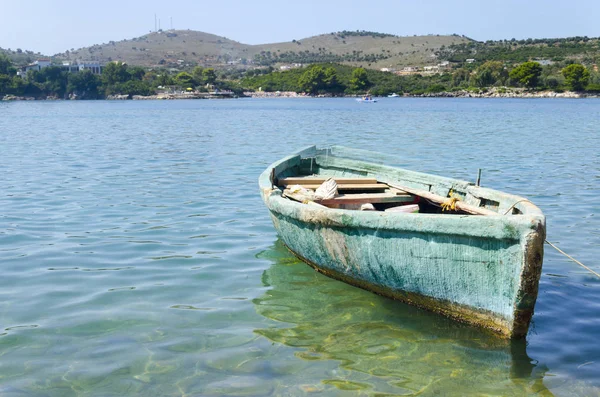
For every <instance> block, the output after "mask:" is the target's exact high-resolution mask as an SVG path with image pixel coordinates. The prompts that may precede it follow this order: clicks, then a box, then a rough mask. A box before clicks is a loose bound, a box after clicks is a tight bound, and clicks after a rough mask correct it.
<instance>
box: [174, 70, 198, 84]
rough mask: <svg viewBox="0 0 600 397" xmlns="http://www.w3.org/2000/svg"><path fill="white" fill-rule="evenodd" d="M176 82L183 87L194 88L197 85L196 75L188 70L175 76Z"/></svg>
mask: <svg viewBox="0 0 600 397" xmlns="http://www.w3.org/2000/svg"><path fill="white" fill-rule="evenodd" d="M175 83H176V84H177V85H180V86H181V87H183V88H192V87H194V85H195V81H194V77H192V75H191V74H189V73H187V72H181V73H178V74H177V76H175Z"/></svg>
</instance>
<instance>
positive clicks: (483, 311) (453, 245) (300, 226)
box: [259, 146, 546, 338]
mask: <svg viewBox="0 0 600 397" xmlns="http://www.w3.org/2000/svg"><path fill="white" fill-rule="evenodd" d="M371 156H372V154H370V153H369V152H365V151H357V150H352V149H347V148H343V147H338V146H334V147H330V148H317V147H315V146H311V147H309V148H306V149H304V150H302V151H300V152H297V153H295V154H293V155H290V156H287V157H284V158H283V159H281V160H279V161H277V162H275V163H273V164H272V165H270V166H269V167H268V168H267V169H266V170H265V171H264V172H263V173H262V175H261V176H260V178H259V186H260V191H261V195H262V198H263V200H264V202H265V204H266V206H267V208H268V209H269V211H270V214H271V218H272V220H273V224H274V226H275V229H276V230H277V232H278V234H279V236H280V237H281V239H282V240H283V242H284V243H285V245H286V246H287V247H288V248H289V249H290V250H291V251H292V252H293V253H294V254H296V255H297V256H298V257H299V258H300V259H302V260H304V261H305V262H306V263H308V264H309V265H310V266H312V267H314V268H315V269H317V270H318V271H320V272H322V273H323V274H325V275H327V276H330V277H333V278H337V279H340V280H342V281H345V282H347V283H349V284H352V285H355V286H358V287H361V288H364V289H366V290H369V291H373V292H375V293H378V294H381V295H384V296H387V297H390V298H394V299H398V300H401V301H403V302H406V303H409V304H412V305H415V306H419V307H422V308H424V309H428V310H431V311H433V312H437V313H440V314H443V315H445V316H448V317H451V318H454V319H456V320H458V321H461V322H466V323H469V324H473V325H476V326H479V327H483V328H487V329H490V330H493V331H495V332H497V333H498V334H500V335H501V336H503V337H506V338H518V337H524V336H525V335H526V334H527V330H528V328H529V323H530V321H531V317H532V315H533V309H534V305H535V301H536V298H537V293H538V283H539V279H540V275H541V271H542V260H543V255H544V250H543V244H544V238H545V234H546V218H545V217H544V214H543V213H542V211H540V209H539V208H538V207H536V206H535V205H534V204H532V203H531V202H530V201H528V200H526V199H524V198H522V197H518V196H514V195H512V194H508V193H503V192H500V191H496V190H492V189H488V188H483V187H480V186H476V185H475V184H474V183H470V182H465V181H460V180H456V179H450V178H444V177H441V176H436V175H429V174H424V173H420V172H414V171H409V170H406V169H400V168H396V167H391V166H385V165H381V164H379V162H380V161H379V159H381V157H379V158H377V157H375V158H376V159H377V160H376V162H370V161H368V159H369V158H371ZM330 178H333V179H334V180H335V181H336V182H337V191H338V192H339V194H337V195H336V194H335V191H332V190H331V189H319V191H320V192H322V191H325V190H328V191H329V192H330V193H331V192H333V193H334V194H333V195H332V194H329V195H325V196H323V197H322V196H320V195H317V194H316V192H315V193H311V190H314V189H317V188H318V187H321V188H323V187H324V186H325V187H329V186H331V185H332V182H333V181H331V180H330ZM324 182H325V183H324ZM321 184H323V185H321ZM333 186H335V184H333ZM367 208H368V209H369V210H366V211H365V210H364V209H367ZM359 209H360V210H359Z"/></svg>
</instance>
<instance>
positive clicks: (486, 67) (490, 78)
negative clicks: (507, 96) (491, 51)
mask: <svg viewBox="0 0 600 397" xmlns="http://www.w3.org/2000/svg"><path fill="white" fill-rule="evenodd" d="M473 79H474V83H475V85H476V86H478V87H489V86H491V85H495V84H497V85H504V84H505V83H506V80H507V79H508V72H507V71H506V69H505V68H504V64H503V63H502V62H500V61H487V62H485V63H484V64H483V65H481V66H479V67H478V68H477V70H476V71H475V76H474V78H473Z"/></svg>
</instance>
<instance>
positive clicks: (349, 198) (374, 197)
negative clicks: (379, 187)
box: [314, 193, 417, 206]
mask: <svg viewBox="0 0 600 397" xmlns="http://www.w3.org/2000/svg"><path fill="white" fill-rule="evenodd" d="M416 200H417V198H416V197H414V196H412V195H410V194H395V193H358V194H340V195H339V196H336V197H334V198H331V199H324V200H314V201H315V203H318V204H321V205H325V206H329V205H339V204H366V203H371V204H378V203H414V202H415V201H416Z"/></svg>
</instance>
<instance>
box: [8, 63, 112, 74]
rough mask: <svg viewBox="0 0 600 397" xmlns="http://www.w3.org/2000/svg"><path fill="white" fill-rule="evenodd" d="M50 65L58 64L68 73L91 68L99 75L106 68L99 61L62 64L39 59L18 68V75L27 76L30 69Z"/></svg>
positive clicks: (40, 68) (39, 68) (37, 70)
mask: <svg viewBox="0 0 600 397" xmlns="http://www.w3.org/2000/svg"><path fill="white" fill-rule="evenodd" d="M49 66H58V67H60V68H61V69H62V70H63V71H65V72H67V73H77V72H81V71H83V70H90V71H91V72H92V73H93V74H98V75H99V74H102V70H103V69H104V65H103V64H101V63H100V62H97V61H77V62H74V63H71V62H63V63H62V65H52V61H51V60H50V59H38V60H37V61H35V62H33V63H31V64H29V65H27V66H25V67H22V68H21V69H19V70H17V76H20V77H21V78H26V77H27V72H29V71H30V70H33V71H36V72H39V71H41V70H42V69H44V68H47V67H49Z"/></svg>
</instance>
